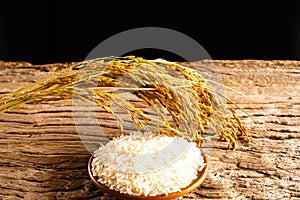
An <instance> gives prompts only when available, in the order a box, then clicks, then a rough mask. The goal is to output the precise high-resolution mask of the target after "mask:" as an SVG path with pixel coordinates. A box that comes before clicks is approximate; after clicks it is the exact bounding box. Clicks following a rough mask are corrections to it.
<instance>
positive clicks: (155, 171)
mask: <svg viewBox="0 0 300 200" xmlns="http://www.w3.org/2000/svg"><path fill="white" fill-rule="evenodd" d="M204 165H205V163H204V160H203V157H202V155H201V152H200V149H199V148H197V146H196V144H195V143H193V142H188V141H186V140H185V139H183V138H182V137H177V136H175V137H168V136H164V135H154V134H152V133H141V132H134V133H132V134H131V135H129V136H120V137H118V138H115V139H114V140H111V141H110V142H108V143H107V144H106V145H103V146H100V147H99V149H98V150H96V151H95V154H94V159H93V162H92V172H93V175H94V176H96V177H98V182H99V183H101V184H105V185H106V186H108V187H109V188H110V189H113V190H116V191H119V192H121V193H126V194H134V195H144V196H156V195H160V194H165V195H167V194H169V193H173V192H178V191H181V189H183V188H185V187H187V186H188V185H190V183H191V182H192V181H193V180H194V179H196V178H197V174H198V172H199V170H202V169H203V166H204Z"/></svg>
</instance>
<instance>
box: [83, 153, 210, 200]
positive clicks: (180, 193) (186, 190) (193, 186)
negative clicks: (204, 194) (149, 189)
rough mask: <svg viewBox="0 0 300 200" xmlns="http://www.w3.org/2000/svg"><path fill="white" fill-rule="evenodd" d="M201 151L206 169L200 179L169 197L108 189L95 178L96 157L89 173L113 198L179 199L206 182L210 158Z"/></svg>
mask: <svg viewBox="0 0 300 200" xmlns="http://www.w3.org/2000/svg"><path fill="white" fill-rule="evenodd" d="M199 149H200V152H201V154H202V156H203V159H204V163H205V165H204V167H203V168H202V170H201V171H200V172H198V177H197V178H196V179H194V180H193V181H192V182H191V184H190V185H188V186H187V187H186V188H183V189H182V190H181V191H178V192H173V193H169V194H168V195H164V194H161V195H156V196H141V195H132V194H125V193H120V192H118V191H116V190H112V189H110V188H109V187H107V186H106V185H104V184H101V183H99V182H98V181H97V177H96V176H93V173H92V161H93V159H94V156H93V155H91V156H90V158H89V161H88V173H89V176H90V178H91V179H92V181H93V183H94V184H95V185H96V186H97V187H98V188H99V189H101V190H102V191H103V192H106V193H108V194H110V195H111V196H113V197H117V198H120V199H136V200H149V199H150V200H156V199H159V200H166V199H173V198H177V197H180V196H183V195H185V194H188V193H190V192H192V191H193V190H195V189H196V188H197V187H199V186H200V185H201V184H202V183H203V181H204V180H205V178H206V176H207V173H208V164H209V162H208V157H207V156H206V155H205V153H204V151H203V150H202V149H201V148H199Z"/></svg>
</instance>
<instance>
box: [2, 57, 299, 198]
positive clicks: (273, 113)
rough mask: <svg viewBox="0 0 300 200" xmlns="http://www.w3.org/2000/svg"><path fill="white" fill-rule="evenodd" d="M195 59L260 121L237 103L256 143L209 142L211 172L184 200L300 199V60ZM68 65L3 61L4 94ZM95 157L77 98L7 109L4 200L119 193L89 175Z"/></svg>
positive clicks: (4, 117)
mask: <svg viewBox="0 0 300 200" xmlns="http://www.w3.org/2000/svg"><path fill="white" fill-rule="evenodd" d="M193 65H194V66H197V67H199V69H200V67H201V69H203V70H204V69H206V70H209V71H212V73H213V74H214V75H215V76H216V77H217V75H218V74H220V75H221V78H222V82H223V83H224V84H225V85H226V86H229V87H231V88H233V89H235V90H237V91H240V92H242V93H244V95H242V94H239V93H237V92H234V91H232V90H228V89H225V94H226V95H227V96H228V97H229V98H230V99H232V100H233V101H234V102H235V103H236V104H237V105H238V106H239V107H240V108H241V109H242V110H243V111H246V112H247V113H248V114H249V115H250V116H251V117H254V118H255V121H253V120H252V119H251V117H249V116H247V115H246V114H245V113H244V112H243V111H242V110H238V113H239V115H240V116H242V117H243V120H244V122H245V123H246V125H247V127H248V128H249V130H250V134H251V136H252V142H251V143H249V144H248V143H246V142H244V141H243V140H240V141H239V142H238V145H237V149H236V150H235V151H228V150H227V143H225V142H222V141H210V140H208V141H207V142H206V143H205V151H206V153H207V154H208V155H209V160H210V168H209V173H208V177H207V179H206V180H205V182H204V184H203V185H202V186H201V187H199V188H198V189H196V190H195V191H194V192H192V193H190V194H188V195H186V196H184V197H183V198H182V199H206V198H210V199H300V62H297V61H256V60H241V61H222V60H220V61H202V62H197V63H193ZM69 66H70V64H51V65H40V66H35V65H30V64H29V63H25V62H22V63H12V62H3V61H1V62H0V93H7V92H11V91H14V90H16V89H18V88H20V87H22V86H25V85H28V84H30V83H32V82H34V81H36V80H38V79H40V78H42V77H44V76H47V75H49V74H51V73H54V72H55V71H57V70H60V69H63V68H66V67H69ZM104 119H106V121H105V124H109V123H112V121H111V120H109V119H108V118H106V117H103V120H104ZM113 126H114V125H112V128H113ZM90 129H91V130H92V129H93V127H92V126H90ZM89 156H90V153H89V152H88V151H87V150H86V148H85V146H84V145H83V144H82V143H81V140H80V138H79V136H78V134H77V130H76V126H75V121H74V118H73V112H72V101H71V100H61V101H53V102H49V103H41V104H38V105H24V106H22V107H21V108H18V109H15V110H12V111H10V112H7V113H5V114H1V115H0V199H47V200H48V199H49V200H51V199H92V200H99V199H101V200H104V199H114V198H112V197H110V196H109V195H107V194H105V193H102V192H101V191H100V190H98V189H97V188H96V187H95V186H94V185H93V183H92V181H91V180H90V179H89V176H88V173H87V162H88V159H89Z"/></svg>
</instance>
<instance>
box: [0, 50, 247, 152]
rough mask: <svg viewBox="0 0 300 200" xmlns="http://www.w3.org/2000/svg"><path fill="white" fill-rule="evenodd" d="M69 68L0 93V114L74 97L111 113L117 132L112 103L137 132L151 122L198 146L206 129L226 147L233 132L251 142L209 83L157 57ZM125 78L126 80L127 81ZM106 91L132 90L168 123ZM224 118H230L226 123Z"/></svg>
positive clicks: (232, 142)
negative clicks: (216, 136)
mask: <svg viewBox="0 0 300 200" xmlns="http://www.w3.org/2000/svg"><path fill="white" fill-rule="evenodd" d="M71 69H73V70H70V69H66V70H62V71H60V72H58V73H56V74H54V75H51V76H49V77H46V78H43V79H41V80H39V81H37V82H36V83H33V84H31V85H29V86H27V87H24V88H21V89H19V90H17V91H15V92H12V93H10V94H4V95H1V96H0V113H4V112H6V111H9V110H11V109H14V108H17V107H18V106H20V105H22V104H24V103H39V102H41V101H49V97H54V99H56V100H59V99H62V98H65V99H67V98H72V97H74V96H75V97H76V98H78V99H81V100H83V101H86V102H90V103H97V105H98V106H99V107H102V108H103V109H104V110H106V111H107V112H108V113H110V114H112V115H113V116H114V117H115V118H116V119H117V123H118V127H120V129H121V130H122V129H123V126H122V124H123V121H122V119H121V117H120V116H119V114H118V113H115V112H114V111H113V109H112V108H111V107H110V105H111V103H114V104H115V105H116V106H117V107H119V108H120V109H121V110H122V111H124V113H126V114H128V116H129V117H130V119H131V120H132V122H133V123H134V124H135V125H136V127H137V128H138V129H146V130H147V127H148V126H151V124H150V122H152V123H156V124H158V125H159V127H161V129H163V130H166V131H167V132H169V133H174V134H175V135H179V136H185V137H186V138H188V139H190V140H192V141H198V142H199V144H200V143H202V142H203V137H204V134H205V130H206V129H205V127H209V128H212V129H213V130H215V134H217V135H219V136H220V138H223V139H225V140H226V141H227V142H228V143H229V145H231V146H234V145H235V141H236V139H237V137H236V135H237V133H236V129H238V130H239V131H240V133H241V135H242V136H243V137H245V138H246V139H247V140H248V141H250V139H249V138H250V137H249V134H248V130H247V128H246V127H245V125H244V123H243V122H242V120H241V118H240V117H239V116H238V115H237V114H236V112H235V110H234V109H233V108H228V107H227V106H226V105H224V104H222V103H221V102H220V101H219V100H218V99H219V97H220V98H223V99H226V100H228V99H227V98H226V97H224V96H221V95H220V94H218V93H217V92H215V91H213V89H212V88H211V86H210V80H206V79H205V78H204V77H203V76H202V74H201V72H199V71H197V70H195V69H192V68H189V67H187V66H183V65H181V64H179V63H175V62H170V61H166V60H162V59H157V60H145V59H143V58H136V57H134V56H127V57H105V58H97V59H93V60H87V61H84V62H81V63H77V64H74V65H73V66H72V67H71ZM169 72H174V74H172V73H169ZM178 76H179V77H178ZM126 79H130V80H131V81H128V82H127V81H126ZM83 83H86V84H87V85H88V84H92V85H94V86H95V87H93V88H87V89H86V91H85V94H84V95H83V94H81V93H80V92H79V90H78V89H81V88H80V85H81V84H83ZM120 84H121V85H120ZM122 84H123V85H122ZM118 87H119V88H118ZM107 88H116V89H117V90H118V92H122V91H133V93H132V94H134V95H136V96H137V97H139V98H140V100H142V101H144V102H146V104H147V105H148V106H149V107H152V106H153V105H157V106H158V107H163V108H165V109H166V110H167V112H168V115H169V116H170V117H171V121H170V120H169V119H167V118H166V116H165V115H166V114H165V113H164V112H163V111H162V109H156V115H157V116H158V118H157V119H155V118H153V117H151V116H150V115H149V114H147V113H145V112H144V111H143V110H142V109H140V108H138V107H137V106H135V105H134V104H133V103H131V102H128V101H127V100H126V99H124V98H122V97H119V96H117V95H115V93H114V92H113V90H109V91H104V89H107ZM54 99H53V98H52V99H51V100H54ZM229 101H230V100H229ZM228 111H230V113H231V114H230V113H228ZM228 117H229V118H230V119H231V120H226V119H227V118H228ZM220 127H221V128H220ZM162 132H164V131H162Z"/></svg>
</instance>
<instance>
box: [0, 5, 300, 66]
mask: <svg viewBox="0 0 300 200" xmlns="http://www.w3.org/2000/svg"><path fill="white" fill-rule="evenodd" d="M298 2H299V1H297V0H294V1H293V0H290V1H280V2H276V1H257V2H255V1H200V0H197V1H187V0H179V1H163V0H160V1H153V0H152V1H149V0H144V1H142V0H140V1H117V0H115V1H100V0H98V1H71V0H69V1H54V0H53V1H50V0H45V1H15V0H11V1H5V2H4V1H1V3H0V60H9V61H16V60H25V61H28V62H32V63H35V64H44V63H54V62H68V61H81V60H83V59H84V58H85V57H86V56H87V54H88V53H89V52H90V51H91V50H92V49H93V48H94V47H95V46H97V45H98V44H99V43H100V42H102V41H103V40H105V39H107V38H108V37H110V36H112V35H114V34H117V33H119V32H121V31H125V30H128V29H132V28H137V27H145V26H155V27H165V28H170V29H173V30H176V31H180V32H182V33H184V34H186V35H188V36H190V37H192V38H193V39H195V40H196V41H198V42H199V43H200V44H201V45H202V46H203V47H204V48H205V49H206V50H207V52H208V53H209V54H210V55H211V57H212V58H213V59H268V60H269V59H290V60H299V59H300V48H299V47H298V46H299V45H300V3H298ZM149 52H150V53H149ZM135 53H137V54H140V55H142V56H144V57H146V58H150V57H151V58H152V57H164V58H167V59H173V60H176V59H177V60H178V59H179V57H176V56H175V55H173V54H171V53H167V52H163V51H155V50H152V51H149V50H148V51H139V52H135Z"/></svg>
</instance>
